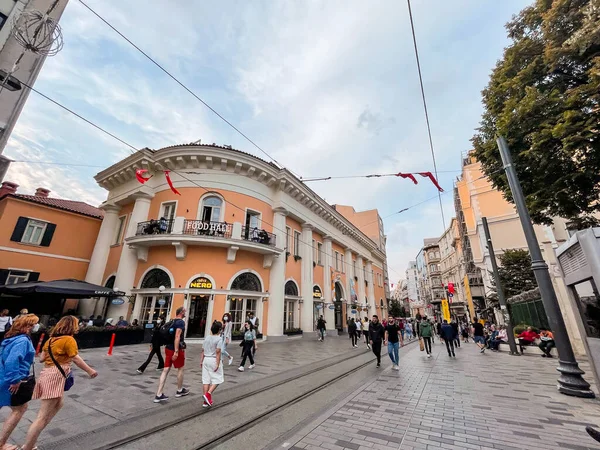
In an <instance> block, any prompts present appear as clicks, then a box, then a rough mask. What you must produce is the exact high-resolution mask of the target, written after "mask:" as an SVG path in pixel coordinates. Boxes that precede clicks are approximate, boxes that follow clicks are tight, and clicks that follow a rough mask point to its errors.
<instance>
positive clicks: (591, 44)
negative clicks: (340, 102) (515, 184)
mask: <svg viewBox="0 0 600 450" xmlns="http://www.w3.org/2000/svg"><path fill="white" fill-rule="evenodd" d="M506 28H507V30H508V36H509V38H510V39H511V40H512V43H511V44H510V45H509V46H508V47H507V48H506V50H505V51H504V56H503V58H502V59H501V60H500V61H498V63H497V65H496V67H495V69H494V70H493V72H492V75H491V78H490V82H489V84H488V86H487V87H486V88H485V89H484V90H483V92H482V94H483V105H484V113H483V117H482V120H481V124H480V128H479V129H478V132H477V133H476V135H475V136H474V137H473V140H472V141H473V145H474V148H475V157H476V158H477V159H478V160H479V161H480V162H481V164H482V168H483V171H484V173H485V174H486V175H487V176H488V177H489V178H490V179H491V180H492V182H493V184H494V186H496V187H497V188H498V189H500V191H502V193H503V194H504V196H505V198H506V199H507V200H508V201H512V196H511V193H510V189H509V186H508V182H507V179H506V176H505V174H504V171H503V170H502V162H501V159H500V153H499V151H498V148H497V146H496V142H495V139H496V136H498V135H502V136H504V137H506V139H507V141H508V145H509V147H510V149H511V154H512V157H513V160H514V164H515V167H516V170H517V173H518V176H519V178H520V181H521V184H522V187H523V192H524V193H525V196H526V202H527V207H528V209H529V211H530V213H531V217H532V220H533V221H534V222H535V223H544V224H550V223H551V221H552V220H551V218H552V217H553V216H560V217H564V218H567V219H570V220H571V221H572V222H573V223H574V224H576V225H578V226H589V225H592V224H596V223H597V222H598V221H597V220H596V219H595V218H594V217H592V215H593V214H594V213H598V212H599V211H600V201H599V198H600V141H599V138H600V136H599V134H598V133H599V131H600V105H599V101H600V0H536V1H535V3H534V4H533V5H532V6H530V7H527V8H525V9H524V10H522V11H521V12H520V13H519V14H518V15H517V16H515V17H514V18H513V19H512V20H511V22H509V23H508V24H507V26H506Z"/></svg>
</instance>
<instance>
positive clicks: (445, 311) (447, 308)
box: [442, 299, 450, 323]
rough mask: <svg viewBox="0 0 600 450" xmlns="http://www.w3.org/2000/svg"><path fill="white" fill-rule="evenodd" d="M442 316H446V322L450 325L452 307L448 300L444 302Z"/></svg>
mask: <svg viewBox="0 0 600 450" xmlns="http://www.w3.org/2000/svg"><path fill="white" fill-rule="evenodd" d="M442 315H443V316H444V320H447V321H448V323H450V305H448V300H445V299H444V300H442Z"/></svg>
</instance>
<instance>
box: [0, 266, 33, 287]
mask: <svg viewBox="0 0 600 450" xmlns="http://www.w3.org/2000/svg"><path fill="white" fill-rule="evenodd" d="M12 272H18V273H19V274H23V275H17V274H16V273H15V274H13V273H12ZM31 273H32V272H30V271H27V270H18V269H8V274H7V275H6V281H5V282H4V284H5V285H6V286H10V285H13V284H17V283H27V282H28V281H29V275H31ZM11 276H12V277H14V278H15V279H21V278H23V279H22V280H21V281H17V282H13V283H9V282H8V281H9V280H10V277H11Z"/></svg>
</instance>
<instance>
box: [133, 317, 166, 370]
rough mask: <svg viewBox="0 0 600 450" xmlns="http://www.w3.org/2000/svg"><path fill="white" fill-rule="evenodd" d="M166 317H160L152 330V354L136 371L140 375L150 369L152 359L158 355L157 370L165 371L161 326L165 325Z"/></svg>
mask: <svg viewBox="0 0 600 450" xmlns="http://www.w3.org/2000/svg"><path fill="white" fill-rule="evenodd" d="M164 317H165V316H160V317H159V318H158V319H157V320H156V325H155V326H154V329H153V330H152V340H151V341H150V354H149V355H148V358H146V362H145V363H144V364H142V365H141V366H140V367H139V368H138V369H137V370H136V372H137V373H139V374H142V373H144V370H146V367H148V364H150V362H151V361H152V358H154V355H156V357H157V358H158V367H157V368H156V370H163V369H164V368H165V361H164V360H163V357H162V352H161V350H160V347H161V346H162V344H163V343H162V338H161V335H160V329H161V324H163V325H164Z"/></svg>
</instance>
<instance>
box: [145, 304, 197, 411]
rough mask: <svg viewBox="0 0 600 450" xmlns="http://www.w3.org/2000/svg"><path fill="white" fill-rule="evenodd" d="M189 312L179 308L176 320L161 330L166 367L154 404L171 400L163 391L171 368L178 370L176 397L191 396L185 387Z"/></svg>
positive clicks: (176, 312) (159, 382) (181, 307)
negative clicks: (186, 326)
mask: <svg viewBox="0 0 600 450" xmlns="http://www.w3.org/2000/svg"><path fill="white" fill-rule="evenodd" d="M186 313H187V311H186V309H185V308H184V307H183V306H180V307H179V308H177V311H175V314H176V316H175V319H173V320H171V321H169V322H167V323H166V324H165V325H164V326H163V327H161V329H160V331H159V332H160V335H161V338H162V339H163V342H164V343H165V367H164V369H163V371H162V373H161V374H160V380H159V381H158V390H157V391H156V396H155V397H154V403H160V402H164V401H167V400H169V397H167V396H166V395H165V394H164V393H163V390H164V388H165V382H166V381H167V376H168V375H169V372H170V371H171V367H175V368H176V369H177V392H176V393H175V397H178V398H179V397H185V396H186V395H189V393H190V391H189V389H186V388H184V387H183V369H184V366H185V347H186V345H185V341H184V336H185V320H183V319H185V315H186Z"/></svg>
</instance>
